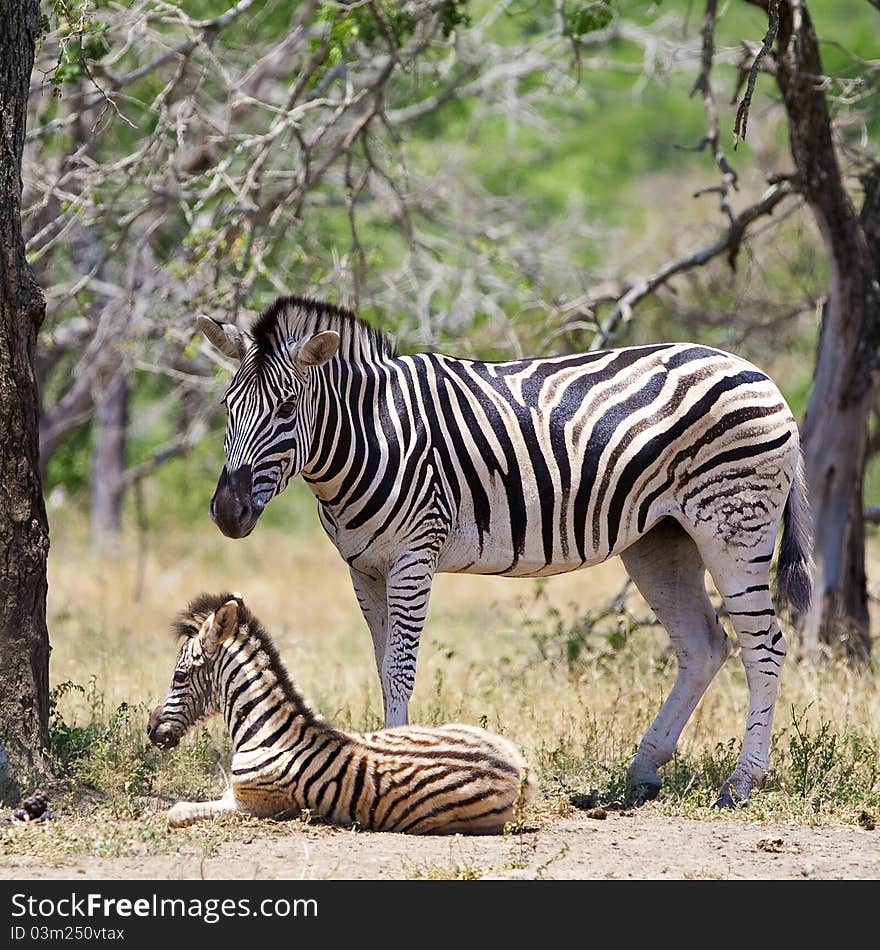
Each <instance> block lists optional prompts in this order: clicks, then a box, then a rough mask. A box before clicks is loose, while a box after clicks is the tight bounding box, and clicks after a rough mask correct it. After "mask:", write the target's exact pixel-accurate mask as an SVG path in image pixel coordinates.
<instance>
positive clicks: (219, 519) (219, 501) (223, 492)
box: [211, 465, 263, 538]
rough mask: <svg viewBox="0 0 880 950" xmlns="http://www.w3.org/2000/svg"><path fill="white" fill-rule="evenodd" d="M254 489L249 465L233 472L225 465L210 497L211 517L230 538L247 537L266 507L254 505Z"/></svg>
mask: <svg viewBox="0 0 880 950" xmlns="http://www.w3.org/2000/svg"><path fill="white" fill-rule="evenodd" d="M252 492H253V478H252V472H251V467H250V465H242V466H241V468H237V469H236V470H235V471H234V472H229V471H227V469H226V467H225V466H224V468H223V471H222V472H221V473H220V480H219V481H218V482H217V490H216V491H215V492H214V497H213V498H212V499H211V518H212V519H213V521H214V524H216V525H217V527H218V528H219V529H220V530H221V531H222V532H223V533H224V534H225V535H226V537H227V538H245V537H247V536H248V535H249V534H250V533H251V531H253V530H254V525H255V524H256V523H257V519H258V518H259V517H260V514H261V513H262V511H263V506H262V505H255V504H254V502H253V499H252V497H251V494H252Z"/></svg>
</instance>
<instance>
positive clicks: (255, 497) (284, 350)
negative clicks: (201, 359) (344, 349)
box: [198, 316, 340, 538]
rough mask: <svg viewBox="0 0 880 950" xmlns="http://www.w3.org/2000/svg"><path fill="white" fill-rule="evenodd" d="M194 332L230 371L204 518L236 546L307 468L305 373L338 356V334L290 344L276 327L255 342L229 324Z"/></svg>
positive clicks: (293, 339) (203, 322)
mask: <svg viewBox="0 0 880 950" xmlns="http://www.w3.org/2000/svg"><path fill="white" fill-rule="evenodd" d="M198 324H199V328H200V329H201V331H202V333H204V335H205V336H206V337H207V339H208V340H209V341H210V342H211V343H212V344H213V345H214V346H215V347H216V348H217V349H218V350H220V352H221V353H223V354H224V355H225V356H228V357H231V358H232V359H235V360H238V361H239V363H240V365H239V367H238V370H237V372H236V373H235V376H234V377H233V379H232V382H231V383H230V385H229V389H228V390H227V392H226V397H225V399H224V402H225V404H226V412H227V423H226V441H225V444H224V450H225V454H226V462H225V465H224V466H223V471H222V472H221V474H220V480H219V481H218V483H217V490H216V491H215V492H214V497H213V498H212V499H211V509H210V510H211V518H212V519H213V520H214V523H215V524H216V525H217V527H218V528H219V529H220V530H221V531H222V532H223V534H225V535H226V536H227V537H229V538H244V537H246V536H247V535H249V534H250V533H251V531H253V529H254V526H255V525H256V523H257V519H258V518H259V517H260V515H261V514H262V511H263V509H264V508H265V507H266V504H267V503H268V502H269V500H270V499H271V498H273V497H274V496H275V495H277V494H279V493H280V492H282V491H284V489H285V488H286V487H287V483H288V482H289V481H290V479H291V478H293V477H295V476H296V475H298V474H299V473H300V471H301V470H302V468H303V466H304V465H305V464H306V462H307V461H308V456H309V452H310V449H311V444H312V437H313V430H314V424H315V406H314V400H312V399H309V398H308V396H309V392H310V384H311V383H312V381H313V376H314V373H313V370H314V369H315V368H317V367H318V366H321V365H323V364H324V363H326V362H327V360H329V359H330V358H331V357H332V356H334V355H335V353H336V351H337V349H338V348H339V339H340V338H339V334H338V333H337V332H335V331H334V330H318V331H317V332H310V333H308V334H306V335H304V336H301V337H298V336H296V335H291V334H290V331H289V328H288V326H287V325H286V324H285V323H284V322H281V321H278V322H277V323H274V324H272V329H271V332H264V334H263V339H262V340H261V341H260V343H259V344H258V342H257V341H256V340H255V339H254V338H253V337H252V336H250V335H249V334H247V333H244V332H243V331H242V330H240V329H239V328H238V327H236V326H234V325H233V324H228V323H219V322H218V321H216V320H213V319H211V318H210V317H205V316H201V317H199V318H198Z"/></svg>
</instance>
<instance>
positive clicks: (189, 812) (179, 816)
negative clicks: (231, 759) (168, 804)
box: [168, 789, 242, 828]
mask: <svg viewBox="0 0 880 950" xmlns="http://www.w3.org/2000/svg"><path fill="white" fill-rule="evenodd" d="M241 810H242V809H241V807H240V806H239V805H238V804H237V803H236V801H235V796H234V794H233V792H232V790H231V789H230V790H229V791H228V792H227V793H226V794H225V795H224V796H223V798H218V799H217V800H216V801H213V802H178V803H177V804H176V805H174V806H173V807H172V808H170V809H169V811H168V826H169V827H170V828H184V827H186V826H187V825H193V824H195V823H196V822H197V821H205V820H206V819H208V818H221V817H223V816H227V815H235V814H238V813H239V812H241Z"/></svg>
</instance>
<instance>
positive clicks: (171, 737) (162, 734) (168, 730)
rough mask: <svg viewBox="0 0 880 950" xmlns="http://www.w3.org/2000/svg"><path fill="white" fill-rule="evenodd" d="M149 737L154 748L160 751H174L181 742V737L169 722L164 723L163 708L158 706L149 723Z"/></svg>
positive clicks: (151, 714)
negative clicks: (156, 747)
mask: <svg viewBox="0 0 880 950" xmlns="http://www.w3.org/2000/svg"><path fill="white" fill-rule="evenodd" d="M147 736H148V738H149V740H150V742H152V743H153V745H154V746H158V748H160V749H173V748H174V747H175V746H176V745H177V744H178V743H179V742H180V736H179V735H177V734H175V732H174V729H173V727H172V726H171V724H170V723H168V722H162V707H161V706H157V707H156V708H155V709H154V710H153V711H152V712H151V713H150V720H149V722H148V723H147Z"/></svg>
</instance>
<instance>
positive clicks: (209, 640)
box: [204, 600, 238, 653]
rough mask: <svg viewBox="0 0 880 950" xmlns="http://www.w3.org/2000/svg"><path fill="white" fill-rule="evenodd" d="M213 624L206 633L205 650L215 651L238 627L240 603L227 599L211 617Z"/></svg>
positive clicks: (207, 651)
mask: <svg viewBox="0 0 880 950" xmlns="http://www.w3.org/2000/svg"><path fill="white" fill-rule="evenodd" d="M209 619H210V620H211V625H210V627H209V628H208V630H207V631H205V633H204V644H205V652H206V653H213V652H214V651H215V650H216V649H217V647H218V646H220V644H221V643H222V642H223V641H224V640H225V639H226V638H227V637H231V636H232V634H234V633H235V631H236V630H237V629H238V603H237V602H236V601H234V600H227V601H226V603H225V604H224V605H223V606H222V607H221V608H220V609H219V610H217V611H216V612H215V613H214V614H213V616H212V617H211V618H209Z"/></svg>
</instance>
